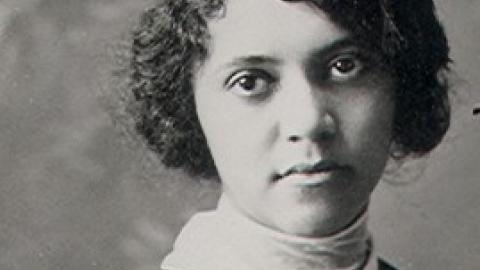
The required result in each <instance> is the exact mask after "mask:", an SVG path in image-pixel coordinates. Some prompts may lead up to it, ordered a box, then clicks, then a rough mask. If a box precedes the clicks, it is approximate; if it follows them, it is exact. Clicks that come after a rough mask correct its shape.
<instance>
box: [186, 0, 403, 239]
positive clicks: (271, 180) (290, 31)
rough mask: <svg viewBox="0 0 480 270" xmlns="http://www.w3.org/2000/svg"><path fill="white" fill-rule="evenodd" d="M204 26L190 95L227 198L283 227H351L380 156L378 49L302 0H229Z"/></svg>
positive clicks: (386, 83) (386, 79)
mask: <svg viewBox="0 0 480 270" xmlns="http://www.w3.org/2000/svg"><path fill="white" fill-rule="evenodd" d="M209 27H210V33H211V35H212V40H211V45H210V56H209V58H208V59H207V60H206V62H205V63H204V65H203V66H202V67H201V69H200V70H199V71H198V73H197V76H196V79H195V100H196V107H197V113H198V117H199V120H200V123H201V125H202V128H203V131H204V133H205V136H206V138H207V141H208V145H209V147H210V150H211V152H212V155H213V158H214V160H215V164H216V166H217V169H218V171H219V174H220V177H221V179H222V182H223V187H224V192H225V194H226V196H227V197H228V198H229V199H230V201H231V202H232V203H233V204H234V205H235V206H236V207H238V209H239V210H240V211H242V212H243V213H244V214H245V215H247V216H249V217H250V218H252V219H254V220H255V221H257V222H259V223H262V224H264V225H266V226H269V227H271V228H273V229H276V230H279V231H283V232H286V233H290V234H296V235H303V236H322V235H328V234H331V233H333V232H335V231H338V230H339V229H341V228H342V227H344V226H346V225H348V223H349V222H351V221H352V220H353V219H354V218H355V216H356V215H358V214H359V213H360V212H361V211H363V210H364V209H365V207H366V206H367V204H368V201H369V197H370V194H371V192H372V190H373V189H374V187H375V186H376V184H377V182H378V180H379V178H380V176H381V174H382V172H383V169H384V166H385V163H386V161H387V159H388V156H389V147H390V141H391V130H392V119H393V110H394V101H393V81H392V79H391V77H390V76H389V74H388V73H386V72H385V71H384V70H382V65H381V63H380V60H379V57H378V56H376V55H374V54H373V53H371V52H369V51H367V50H365V49H364V48H363V47H362V46H361V45H360V44H359V43H356V41H355V40H353V39H352V36H351V35H350V33H349V32H347V31H345V30H343V29H340V28H339V27H338V26H336V25H335V24H334V23H333V22H332V21H331V20H330V19H329V18H328V17H327V16H326V14H325V13H323V12H322V11H321V10H319V9H317V8H316V7H314V6H312V5H309V4H306V3H302V2H299V3H288V2H284V1H279V0H230V1H228V4H227V7H226V16H225V17H224V18H221V19H218V20H212V21H210V22H209Z"/></svg>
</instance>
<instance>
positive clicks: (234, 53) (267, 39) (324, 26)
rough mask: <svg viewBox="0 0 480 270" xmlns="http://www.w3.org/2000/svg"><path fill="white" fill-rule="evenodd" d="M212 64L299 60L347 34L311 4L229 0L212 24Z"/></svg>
mask: <svg viewBox="0 0 480 270" xmlns="http://www.w3.org/2000/svg"><path fill="white" fill-rule="evenodd" d="M209 29H210V34H211V37H212V43H211V47H210V49H211V55H210V58H211V59H210V61H212V62H222V60H225V59H226V58H234V57H242V56H245V55H267V56H273V57H276V56H281V57H283V58H285V57H289V56H291V57H299V56H302V55H306V54H308V53H309V52H311V51H313V50H316V49H321V47H322V46H324V45H327V44H330V43H333V42H335V41H336V40H338V39H341V38H345V37H346V36H347V35H348V33H347V32H346V31H344V30H343V29H341V28H340V27H338V26H337V25H336V24H334V23H333V22H332V21H331V20H330V19H329V18H328V16H327V15H326V14H325V13H324V12H323V11H322V10H320V9H319V8H317V7H316V6H315V5H313V4H309V3H308V1H300V2H287V1H281V0H229V1H227V3H226V11H225V16H224V17H221V18H219V19H214V20H211V21H210V22H209Z"/></svg>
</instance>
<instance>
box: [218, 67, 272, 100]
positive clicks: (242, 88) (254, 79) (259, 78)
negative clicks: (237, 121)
mask: <svg viewBox="0 0 480 270" xmlns="http://www.w3.org/2000/svg"><path fill="white" fill-rule="evenodd" d="M273 82H274V77H273V76H272V75H270V74H269V73H268V72H266V71H264V70H260V69H249V70H242V71H239V72H237V73H235V74H233V75H232V76H231V77H230V78H229V79H228V80H227V81H226V87H227V89H228V91H231V92H233V93H234V94H236V95H239V96H244V97H251V96H257V95H261V94H265V93H267V92H268V91H270V90H271V87H272V85H271V84H272V83H273Z"/></svg>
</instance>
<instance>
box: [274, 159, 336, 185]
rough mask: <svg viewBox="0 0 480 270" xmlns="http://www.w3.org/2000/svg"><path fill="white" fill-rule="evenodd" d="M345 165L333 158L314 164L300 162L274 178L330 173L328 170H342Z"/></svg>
mask: <svg viewBox="0 0 480 270" xmlns="http://www.w3.org/2000/svg"><path fill="white" fill-rule="evenodd" d="M343 167H344V166H341V165H339V164H338V163H336V162H334V161H332V160H320V161H318V162H316V163H313V164H310V163H299V164H296V165H294V166H292V167H290V168H289V169H288V170H286V171H285V172H284V173H278V174H275V175H274V180H275V181H278V180H280V179H281V178H284V177H288V176H290V175H292V174H303V175H313V174H317V173H328V172H332V171H336V170H340V169H342V168H343Z"/></svg>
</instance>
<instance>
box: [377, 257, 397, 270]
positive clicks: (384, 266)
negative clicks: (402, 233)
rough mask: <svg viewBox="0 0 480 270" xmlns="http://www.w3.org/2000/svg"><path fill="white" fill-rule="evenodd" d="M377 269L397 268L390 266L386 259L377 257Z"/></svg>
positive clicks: (388, 269)
mask: <svg viewBox="0 0 480 270" xmlns="http://www.w3.org/2000/svg"><path fill="white" fill-rule="evenodd" d="M378 270H398V269H397V268H395V267H393V266H391V265H390V264H388V263H387V262H386V261H384V260H382V259H378Z"/></svg>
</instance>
